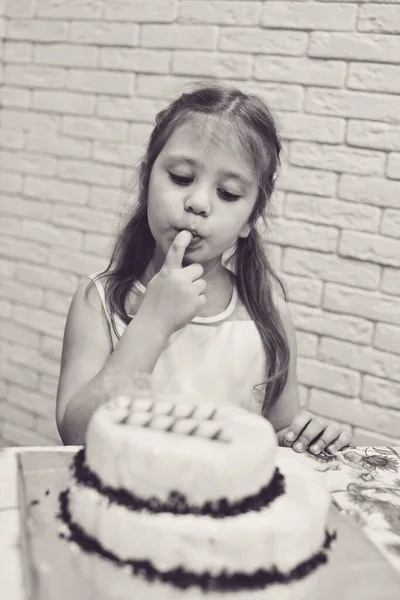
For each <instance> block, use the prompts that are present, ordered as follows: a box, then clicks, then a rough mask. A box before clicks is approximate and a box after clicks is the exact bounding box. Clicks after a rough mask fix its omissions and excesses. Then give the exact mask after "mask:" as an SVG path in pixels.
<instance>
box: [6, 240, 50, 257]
mask: <svg viewBox="0 0 400 600" xmlns="http://www.w3.org/2000/svg"><path fill="white" fill-rule="evenodd" d="M0 250H1V254H3V255H4V256H6V257H12V258H22V259H23V260H24V259H25V260H26V259H28V260H29V262H34V263H42V264H43V263H45V262H46V260H47V255H48V248H47V247H46V246H43V245H41V244H36V243H34V242H28V241H26V240H20V239H16V238H15V237H8V236H6V235H2V236H1V238H0Z"/></svg>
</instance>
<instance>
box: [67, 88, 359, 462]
mask: <svg viewBox="0 0 400 600" xmlns="http://www.w3.org/2000/svg"><path fill="white" fill-rule="evenodd" d="M280 151H281V145H280V141H279V138H278V134H277V131H276V127H275V124H274V120H273V118H272V116H271V113H270V112H269V110H268V108H267V107H266V106H265V104H264V103H263V102H262V101H261V99H259V98H258V97H256V96H254V95H247V94H244V93H243V92H241V91H239V90H237V89H233V88H226V87H223V86H221V85H216V84H212V85H200V86H199V87H198V88H195V89H194V90H193V91H192V92H191V93H184V94H182V95H181V96H180V97H179V98H178V99H177V100H175V101H174V102H172V103H171V104H170V106H168V108H166V109H165V110H163V111H161V112H160V113H159V114H158V115H157V117H156V125H155V128H154V130H153V132H152V134H151V136H150V139H149V142H148V146H147V151H146V154H145V157H144V160H143V162H142V163H141V166H140V171H139V190H138V201H137V203H136V204H135V206H134V207H133V210H132V214H131V215H130V218H129V220H128V221H127V223H126V225H125V227H124V228H123V229H122V231H121V232H120V234H119V236H118V238H117V240H116V243H115V246H114V250H113V252H112V256H111V259H110V263H109V265H108V267H107V269H106V270H105V271H104V272H103V273H100V274H97V275H92V276H91V277H90V278H89V281H88V280H85V281H84V282H82V284H81V285H80V286H79V288H78V290H77V292H76V294H75V296H74V298H73V300H72V303H71V307H70V310H69V314H68V318H67V323H66V329H65V335H64V345H63V353H62V360H61V373H60V380H59V387H58V394H57V425H58V428H59V431H60V435H61V438H62V440H63V441H64V443H66V444H81V443H83V442H84V438H85V432H86V428H87V424H88V421H89V419H90V416H91V414H92V413H93V411H94V410H95V409H96V407H97V406H98V405H99V404H101V403H102V402H104V401H105V400H107V399H108V398H109V397H110V391H111V390H114V391H115V389H116V388H118V390H119V391H121V390H124V389H126V390H127V391H129V386H130V385H131V384H132V378H133V377H134V375H135V374H138V373H151V374H152V383H153V387H154V388H155V389H156V391H157V390H162V391H163V392H178V393H183V394H185V395H187V396H188V397H190V396H193V394H200V395H202V396H204V397H206V398H209V399H210V398H213V399H215V400H216V401H228V402H232V403H234V404H237V405H240V406H242V407H244V408H247V409H248V410H252V411H257V412H259V413H262V414H263V415H264V416H265V417H266V418H268V419H269V420H270V421H271V423H272V425H273V426H274V428H275V430H276V432H277V433H278V440H279V442H280V443H281V444H284V445H288V446H293V448H294V449H295V450H296V451H302V450H304V449H305V448H307V447H310V449H311V451H313V452H315V453H317V454H318V453H319V452H320V451H321V450H323V449H325V448H328V449H329V450H330V451H336V450H339V449H340V448H342V447H343V446H345V445H347V444H348V443H349V442H350V434H349V433H348V431H346V430H344V429H343V428H342V427H339V426H338V425H336V424H333V423H332V424H328V423H326V422H325V421H323V420H322V419H319V418H312V416H311V415H310V414H308V413H306V412H304V411H302V412H299V401H298V396H297V381H296V341H295V332H294V328H293V324H292V321H291V318H290V314H289V310H288V308H287V304H286V294H285V290H284V288H283V286H282V284H281V283H280V281H279V279H278V277H277V276H276V274H275V273H274V272H273V269H272V268H271V265H270V263H269V261H268V257H267V253H266V252H265V242H264V239H263V238H262V236H261V235H260V227H259V224H260V222H262V221H263V219H264V215H265V210H266V208H267V206H268V202H269V199H270V197H271V194H272V192H273V189H274V183H275V179H276V175H277V170H278V166H279V156H280ZM278 286H280V289H281V290H282V292H283V297H282V296H281V295H278V294H277V289H278Z"/></svg>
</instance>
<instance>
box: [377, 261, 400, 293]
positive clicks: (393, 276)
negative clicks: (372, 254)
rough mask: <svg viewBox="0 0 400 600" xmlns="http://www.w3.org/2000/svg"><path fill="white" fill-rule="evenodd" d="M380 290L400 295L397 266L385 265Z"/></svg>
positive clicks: (399, 278)
mask: <svg viewBox="0 0 400 600" xmlns="http://www.w3.org/2000/svg"><path fill="white" fill-rule="evenodd" d="M381 290H382V292H385V294H393V295H395V296H399V295H400V270H399V269H398V268H395V269H392V268H390V267H385V268H384V269H383V276H382V282H381Z"/></svg>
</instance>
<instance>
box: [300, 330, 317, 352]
mask: <svg viewBox="0 0 400 600" xmlns="http://www.w3.org/2000/svg"><path fill="white" fill-rule="evenodd" d="M296 338H297V354H298V356H304V357H307V358H315V356H316V353H317V346H318V337H317V336H316V335H313V334H311V333H305V332H304V331H297V332H296Z"/></svg>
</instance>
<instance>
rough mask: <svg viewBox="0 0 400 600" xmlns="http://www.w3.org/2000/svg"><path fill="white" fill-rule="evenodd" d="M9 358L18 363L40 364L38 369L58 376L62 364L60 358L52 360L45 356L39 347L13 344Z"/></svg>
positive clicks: (23, 364)
mask: <svg viewBox="0 0 400 600" xmlns="http://www.w3.org/2000/svg"><path fill="white" fill-rule="evenodd" d="M9 359H10V361H12V362H13V363H14V364H16V365H22V366H25V367H31V365H34V364H36V365H38V371H39V372H41V373H46V374H48V375H53V376H58V374H59V370H60V365H59V361H58V360H51V359H50V358H48V357H46V356H44V355H43V354H42V353H41V352H40V350H39V349H38V348H28V347H27V346H19V345H18V344H11V346H10V349H9Z"/></svg>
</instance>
